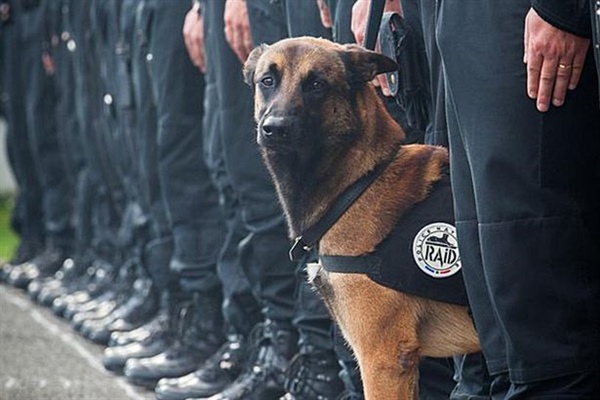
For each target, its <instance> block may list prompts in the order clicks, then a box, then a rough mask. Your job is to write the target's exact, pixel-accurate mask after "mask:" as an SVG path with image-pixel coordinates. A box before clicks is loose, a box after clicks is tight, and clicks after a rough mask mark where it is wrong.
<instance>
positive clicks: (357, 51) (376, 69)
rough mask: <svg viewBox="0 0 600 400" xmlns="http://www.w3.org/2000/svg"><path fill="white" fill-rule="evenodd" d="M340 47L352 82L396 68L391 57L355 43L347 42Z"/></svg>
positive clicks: (371, 77)
mask: <svg viewBox="0 0 600 400" xmlns="http://www.w3.org/2000/svg"><path fill="white" fill-rule="evenodd" d="M342 48H343V57H342V59H343V60H344V62H345V64H346V67H347V68H348V71H349V72H350V73H351V80H352V81H354V82H357V81H358V82H368V81H370V80H372V79H373V78H375V76H377V75H379V74H382V73H384V72H392V71H396V70H397V69H398V64H396V62H395V61H394V60H392V59H391V58H389V57H387V56H384V55H383V54H380V53H376V52H374V51H371V50H367V49H365V48H364V47H362V46H359V45H357V44H347V45H344V46H342Z"/></svg>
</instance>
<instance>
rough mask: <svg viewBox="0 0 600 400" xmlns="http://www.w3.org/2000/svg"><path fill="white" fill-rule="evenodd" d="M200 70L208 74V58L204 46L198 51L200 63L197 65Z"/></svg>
mask: <svg viewBox="0 0 600 400" xmlns="http://www.w3.org/2000/svg"><path fill="white" fill-rule="evenodd" d="M196 66H197V67H198V69H200V71H202V72H203V73H206V56H205V54H204V46H202V47H200V48H199V49H198V63H197V64H196Z"/></svg>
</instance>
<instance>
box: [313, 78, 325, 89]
mask: <svg viewBox="0 0 600 400" xmlns="http://www.w3.org/2000/svg"><path fill="white" fill-rule="evenodd" d="M323 89H325V82H323V81H322V80H320V79H315V80H313V81H312V82H310V90H312V91H320V90H323Z"/></svg>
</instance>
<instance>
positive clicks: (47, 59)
mask: <svg viewBox="0 0 600 400" xmlns="http://www.w3.org/2000/svg"><path fill="white" fill-rule="evenodd" d="M42 66H43V67H44V71H45V72H46V75H48V76H52V75H54V73H55V72H56V69H55V67H54V59H53V58H52V56H51V55H50V53H48V52H47V51H44V52H42Z"/></svg>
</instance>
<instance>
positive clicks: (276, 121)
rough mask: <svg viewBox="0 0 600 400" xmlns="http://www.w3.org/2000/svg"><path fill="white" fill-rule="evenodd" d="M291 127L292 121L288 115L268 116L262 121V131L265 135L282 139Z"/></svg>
mask: <svg viewBox="0 0 600 400" xmlns="http://www.w3.org/2000/svg"><path fill="white" fill-rule="evenodd" d="M289 129H290V121H289V119H288V118H286V117H275V116H272V115H270V116H268V117H267V118H265V120H264V121H263V123H262V126H261V132H262V134H263V136H265V137H269V138H274V139H281V138H285V137H286V136H287V135H288V133H289Z"/></svg>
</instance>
